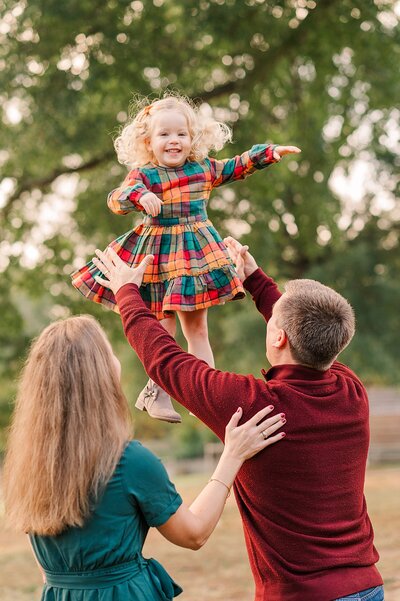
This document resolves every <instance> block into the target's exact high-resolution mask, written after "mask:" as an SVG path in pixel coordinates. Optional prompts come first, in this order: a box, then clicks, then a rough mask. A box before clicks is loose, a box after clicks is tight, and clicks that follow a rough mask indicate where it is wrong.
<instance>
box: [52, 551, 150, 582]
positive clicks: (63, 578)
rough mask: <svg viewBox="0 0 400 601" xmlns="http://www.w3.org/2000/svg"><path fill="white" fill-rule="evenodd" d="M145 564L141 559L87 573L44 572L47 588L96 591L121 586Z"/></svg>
mask: <svg viewBox="0 0 400 601" xmlns="http://www.w3.org/2000/svg"><path fill="white" fill-rule="evenodd" d="M145 565H146V562H145V560H144V559H143V558H136V559H134V560H133V561H128V562H126V563H121V564H118V565H114V566H110V567H109V568H101V569H98V570H90V571H87V572H49V571H47V570H45V575H46V584H47V586H55V587H58V588H68V589H96V588H107V587H109V586H114V585H116V584H121V583H122V582H125V581H126V580H129V579H130V578H132V577H133V576H135V575H136V574H138V573H139V572H140V571H141V570H142V569H143V567H144V566H145Z"/></svg>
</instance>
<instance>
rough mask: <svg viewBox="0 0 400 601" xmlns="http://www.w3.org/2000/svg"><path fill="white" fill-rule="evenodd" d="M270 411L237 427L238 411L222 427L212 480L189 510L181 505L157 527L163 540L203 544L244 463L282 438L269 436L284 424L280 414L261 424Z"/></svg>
mask: <svg viewBox="0 0 400 601" xmlns="http://www.w3.org/2000/svg"><path fill="white" fill-rule="evenodd" d="M272 410H273V407H272V405H270V406H269V407H265V408H264V409H262V410H261V411H259V412H258V413H256V414H255V415H254V416H253V417H252V418H251V419H249V420H248V421H247V422H245V423H244V424H243V425H241V426H238V425H237V424H238V423H239V420H240V418H241V416H242V409H241V408H239V409H238V410H237V411H236V413H234V415H233V416H232V418H231V420H230V422H229V423H228V425H227V427H226V430H225V432H226V435H225V448H224V451H223V453H222V455H221V458H220V460H219V462H218V465H217V467H216V469H215V471H214V473H213V475H212V477H211V478H210V480H209V481H208V483H207V484H206V486H205V487H204V488H203V490H202V491H201V493H200V494H199V495H198V496H197V498H196V499H195V500H194V501H193V503H192V504H191V505H190V507H188V506H187V505H185V504H182V505H181V506H180V507H179V509H178V510H177V511H176V513H175V514H174V515H173V516H171V517H170V518H169V520H167V522H165V524H163V525H162V526H159V527H158V530H159V531H160V532H161V534H162V535H163V536H164V537H165V538H166V539H168V540H169V541H170V542H172V543H174V544H175V545H178V546H180V547H185V548H188V549H193V550H196V549H200V547H202V546H203V545H204V544H205V543H206V541H207V540H208V538H209V536H210V535H211V533H212V532H213V530H214V528H215V526H216V525H217V523H218V520H219V518H220V517H221V514H222V512H223V510H224V507H225V502H226V499H227V497H228V496H229V492H230V489H231V486H232V484H233V481H234V480H235V477H236V474H237V473H238V471H239V470H240V468H241V466H242V465H243V463H244V461H246V459H250V457H253V455H255V454H256V453H258V452H259V451H261V450H262V449H265V448H266V447H268V446H269V445H271V444H273V443H275V442H278V441H279V440H282V438H283V437H284V436H285V434H284V433H283V432H282V433H279V434H275V435H273V434H274V432H276V430H278V429H279V428H281V427H282V425H283V424H284V423H285V421H286V420H285V418H284V414H278V415H274V416H273V417H271V418H269V419H265V420H264V418H265V417H266V415H268V413H270V412H271V411H272ZM262 420H264V421H262Z"/></svg>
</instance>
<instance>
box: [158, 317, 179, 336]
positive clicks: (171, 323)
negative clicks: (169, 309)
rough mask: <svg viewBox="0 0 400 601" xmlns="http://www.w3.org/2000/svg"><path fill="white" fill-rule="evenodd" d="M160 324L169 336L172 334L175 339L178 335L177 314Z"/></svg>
mask: <svg viewBox="0 0 400 601" xmlns="http://www.w3.org/2000/svg"><path fill="white" fill-rule="evenodd" d="M160 324H161V325H162V326H163V327H164V328H165V329H166V330H167V332H168V334H171V336H172V337H173V338H175V335H176V318H175V313H173V314H172V317H167V318H165V319H161V320H160Z"/></svg>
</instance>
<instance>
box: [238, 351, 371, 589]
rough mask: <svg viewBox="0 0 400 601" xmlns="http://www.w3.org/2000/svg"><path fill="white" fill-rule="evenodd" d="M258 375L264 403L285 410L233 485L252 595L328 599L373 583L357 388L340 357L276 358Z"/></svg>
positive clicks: (363, 418) (361, 394)
mask: <svg viewBox="0 0 400 601" xmlns="http://www.w3.org/2000/svg"><path fill="white" fill-rule="evenodd" d="M266 378H267V384H266V385H265V387H266V388H267V389H268V402H272V403H273V404H274V405H275V408H276V409H277V410H278V411H282V412H285V413H286V416H287V420H288V421H287V424H286V426H285V430H286V433H287V434H286V439H285V444H282V445H277V446H276V447H275V448H271V449H268V450H266V451H264V452H262V453H260V454H259V455H257V456H256V457H254V458H253V459H252V460H251V461H247V462H246V463H245V464H244V465H243V467H242V470H241V472H240V473H239V476H238V477H237V479H236V485H235V492H236V497H237V501H238V505H239V509H240V512H241V515H242V518H243V522H244V529H245V536H246V543H247V546H248V550H249V555H250V557H251V558H252V562H251V563H252V569H253V573H254V577H255V580H256V587H257V596H256V599H257V600H258V599H260V600H261V599H264V595H265V599H267V598H268V600H269V601H274V600H282V599H285V600H286V599H298V600H300V599H303V600H307V601H324V600H327V601H329V600H331V599H335V598H338V597H341V596H344V595H346V594H349V593H350V592H354V591H356V590H363V589H366V588H369V587H370V586H372V585H375V584H380V583H381V579H380V576H379V574H378V572H377V570H376V568H375V567H374V564H375V562H376V561H377V560H378V554H377V552H376V550H375V548H374V547H373V532H372V526H371V523H370V521H369V518H368V514H367V510H366V505H365V499H364V495H363V489H364V476H365V466H366V459H367V452H368V441H369V427H368V399H367V396H366V393H365V390H364V387H363V386H362V384H361V383H360V381H359V380H358V379H357V378H356V377H355V376H354V374H352V372H351V371H350V370H348V369H347V368H346V367H345V366H343V365H341V364H339V363H335V364H334V365H333V366H332V368H331V369H330V370H328V371H326V372H317V371H316V370H313V369H310V368H307V367H303V366H298V365H297V366H296V365H280V366H276V367H274V368H272V369H270V370H269V371H268V373H267V374H266ZM262 396H263V395H262ZM262 396H261V397H260V398H259V399H257V401H256V402H255V404H254V406H253V407H252V410H253V409H254V411H257V410H258V409H259V408H260V407H261V406H263V405H265V400H264V399H263V398H262ZM279 447H280V448H279ZM349 581H350V582H352V583H353V584H354V586H355V588H352V589H351V590H349Z"/></svg>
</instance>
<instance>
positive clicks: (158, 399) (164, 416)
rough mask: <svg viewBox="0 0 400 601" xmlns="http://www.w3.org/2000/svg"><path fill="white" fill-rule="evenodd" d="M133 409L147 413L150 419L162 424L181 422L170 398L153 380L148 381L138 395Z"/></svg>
mask: <svg viewBox="0 0 400 601" xmlns="http://www.w3.org/2000/svg"><path fill="white" fill-rule="evenodd" d="M135 407H136V408H137V409H140V411H147V413H148V414H149V415H150V417H154V418H155V419H161V420H162V421H164V422H171V423H175V424H178V423H180V422H181V421H182V418H181V416H180V415H179V413H177V412H176V411H175V409H174V408H173V406H172V401H171V397H170V396H169V395H168V394H167V393H166V392H165V390H163V389H162V388H160V386H158V385H157V384H156V383H155V382H153V380H149V381H148V382H147V384H146V386H145V387H144V388H143V390H142V392H141V393H140V394H139V396H138V399H137V401H136V404H135Z"/></svg>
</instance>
